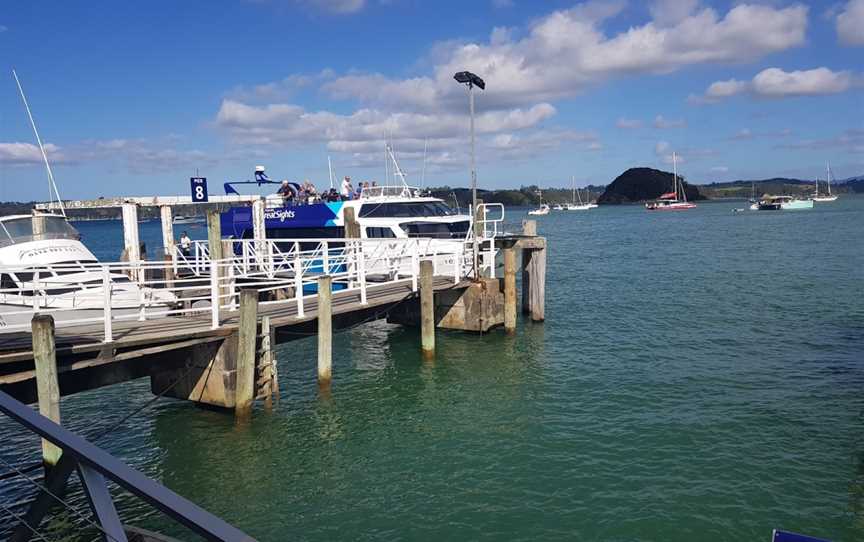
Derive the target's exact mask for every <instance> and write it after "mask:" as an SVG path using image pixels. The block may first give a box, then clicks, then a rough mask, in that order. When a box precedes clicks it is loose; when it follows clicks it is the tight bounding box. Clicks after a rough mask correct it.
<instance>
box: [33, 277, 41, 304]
mask: <svg viewBox="0 0 864 542" xmlns="http://www.w3.org/2000/svg"><path fill="white" fill-rule="evenodd" d="M39 295H40V294H39V270H38V269H37V270H36V271H34V272H33V312H37V311H38V310H39Z"/></svg>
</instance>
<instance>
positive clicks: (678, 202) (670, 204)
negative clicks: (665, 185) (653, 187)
mask: <svg viewBox="0 0 864 542" xmlns="http://www.w3.org/2000/svg"><path fill="white" fill-rule="evenodd" d="M672 171H673V176H674V177H673V181H672V191H671V192H666V193H665V194H661V195H660V197H659V198H657V199H656V200H654V201H649V202H648V203H646V204H645V208H646V209H648V210H649V211H684V210H687V209H695V208H696V204H695V203H692V202H689V201H687V193H686V192H685V191H684V181H682V180H681V179H680V178H679V177H678V158H677V156H676V155H675V153H674V152H673V153H672Z"/></svg>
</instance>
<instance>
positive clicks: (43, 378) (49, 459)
mask: <svg viewBox="0 0 864 542" xmlns="http://www.w3.org/2000/svg"><path fill="white" fill-rule="evenodd" d="M30 326H31V329H32V332H33V361H34V364H35V365H36V393H37V395H38V397H39V413H40V414H42V415H43V416H45V417H46V418H48V419H50V420H51V421H53V422H55V423H58V424H59V423H60V385H59V383H58V381H57V350H56V347H55V344H54V318H53V317H52V316H50V315H46V314H37V315H36V316H34V317H33V320H32V321H31V323H30ZM61 453H62V450H60V448H58V447H57V446H55V445H54V444H52V443H51V442H48V441H47V440H45V439H42V460H43V461H44V463H45V465H46V466H48V467H53V466H54V465H56V464H57V461H59V459H60V454H61Z"/></svg>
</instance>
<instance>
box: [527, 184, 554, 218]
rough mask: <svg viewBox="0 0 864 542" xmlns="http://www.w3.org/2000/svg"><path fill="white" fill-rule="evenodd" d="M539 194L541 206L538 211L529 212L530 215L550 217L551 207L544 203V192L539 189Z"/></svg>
mask: <svg viewBox="0 0 864 542" xmlns="http://www.w3.org/2000/svg"><path fill="white" fill-rule="evenodd" d="M537 193H538V194H539V195H540V206H539V207H537V208H536V209H531V210H530V211H528V214H529V215H532V216H545V215H548V214H549V211H550V210H551V209H550V208H549V206H548V205H547V204H545V203H543V191H542V190H540V189H537Z"/></svg>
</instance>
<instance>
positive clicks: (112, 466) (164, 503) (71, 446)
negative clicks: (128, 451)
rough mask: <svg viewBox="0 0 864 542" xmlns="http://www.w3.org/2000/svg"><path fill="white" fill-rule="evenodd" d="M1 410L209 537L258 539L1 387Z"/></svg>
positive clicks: (229, 541)
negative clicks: (54, 420)
mask: <svg viewBox="0 0 864 542" xmlns="http://www.w3.org/2000/svg"><path fill="white" fill-rule="evenodd" d="M0 411H3V412H4V413H6V414H7V415H8V416H9V417H11V418H12V419H14V420H15V421H17V422H18V423H20V424H22V425H24V426H25V427H27V428H28V429H29V430H31V431H32V432H34V433H36V434H38V435H39V436H41V437H42V438H45V439H48V440H50V441H51V442H53V443H54V444H56V445H57V446H59V447H61V448H63V456H62V457H64V458H65V457H67V456H70V457H74V458H75V459H76V460H77V461H78V463H79V464H81V465H82V466H89V467H91V468H93V469H94V470H96V471H97V472H99V473H101V474H102V475H103V476H105V477H106V478H109V479H110V480H113V481H114V482H116V483H117V484H118V485H120V486H121V487H123V488H125V489H126V490H128V491H129V492H131V493H133V494H135V495H137V496H138V497H140V498H142V499H143V500H145V501H146V502H148V503H149V504H151V505H152V506H153V507H155V508H157V509H158V510H160V511H162V512H164V513H165V514H166V515H167V516H168V517H170V518H172V519H174V520H176V521H177V522H179V523H181V524H183V525H185V526H186V527H188V528H189V529H190V530H192V531H193V532H195V533H196V534H198V535H200V536H202V537H204V538H205V539H207V540H212V541H216V542H223V541H224V542H252V541H254V539H253V538H252V537H250V536H249V535H247V534H246V533H244V532H243V531H241V530H239V529H237V528H236V527H234V526H233V525H230V524H228V523H227V522H225V521H223V520H222V519H220V518H218V517H216V516H214V515H213V514H210V513H209V512H207V511H206V510H204V509H202V508H200V507H198V506H196V505H195V504H193V503H192V502H190V501H188V500H186V499H184V498H183V497H181V496H180V495H177V494H176V493H174V492H173V491H171V490H170V489H168V488H166V487H164V486H162V485H159V484H157V483H156V482H154V481H153V480H151V479H149V478H147V477H146V476H144V475H143V474H141V473H140V472H138V471H137V470H135V469H133V468H131V467H129V466H128V465H126V464H125V463H123V462H122V461H120V460H118V459H117V458H115V457H114V456H112V455H111V454H109V453H107V452H106V451H104V450H102V449H101V448H99V447H97V446H95V445H93V444H91V443H90V442H88V441H86V440H84V439H83V438H81V437H79V436H78V435H76V434H74V433H71V432H69V431H67V430H66V429H64V428H63V427H61V426H59V425H57V424H56V423H54V422H52V421H51V420H49V419H48V418H45V417H44V416H42V415H40V414H39V413H38V412H36V411H34V410H33V409H31V408H30V407H28V406H27V405H24V404H22V403H20V402H18V401H16V400H15V399H14V398H12V397H11V396H10V395H9V394H7V393H4V392H2V391H0ZM58 466H59V465H58Z"/></svg>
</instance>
